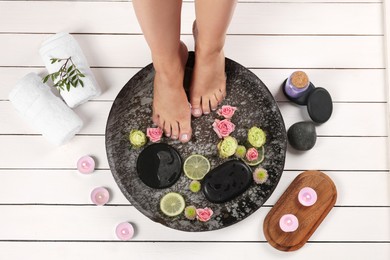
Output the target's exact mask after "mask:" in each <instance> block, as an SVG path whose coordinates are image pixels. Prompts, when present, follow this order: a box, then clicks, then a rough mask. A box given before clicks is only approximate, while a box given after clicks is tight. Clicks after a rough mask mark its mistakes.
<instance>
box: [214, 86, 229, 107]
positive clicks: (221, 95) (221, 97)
mask: <svg viewBox="0 0 390 260" xmlns="http://www.w3.org/2000/svg"><path fill="white" fill-rule="evenodd" d="M225 96H226V94H225V92H224V91H222V90H220V89H219V90H218V91H217V92H216V93H215V97H216V99H217V100H218V103H219V104H221V103H222V101H223V100H224V99H225Z"/></svg>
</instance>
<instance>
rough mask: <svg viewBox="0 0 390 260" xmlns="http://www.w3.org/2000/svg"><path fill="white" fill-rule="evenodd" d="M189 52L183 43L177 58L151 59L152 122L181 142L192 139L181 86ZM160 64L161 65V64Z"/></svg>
mask: <svg viewBox="0 0 390 260" xmlns="http://www.w3.org/2000/svg"><path fill="white" fill-rule="evenodd" d="M187 57H188V51H187V47H186V46H185V44H184V43H183V42H181V44H180V50H178V55H177V56H176V57H170V59H169V61H167V62H164V61H161V60H159V59H158V58H157V57H153V60H154V61H156V62H154V64H153V65H154V67H155V71H156V74H155V77H154V91H153V122H154V123H155V124H156V125H157V126H159V127H160V128H161V129H163V130H164V132H165V135H166V136H168V137H171V138H172V139H179V140H180V141H181V142H183V143H184V142H188V141H189V140H190V139H191V134H192V129H191V109H190V106H189V103H188V99H187V95H186V93H185V91H184V87H183V79H184V71H185V63H186V62H187ZM160 61H161V62H160Z"/></svg>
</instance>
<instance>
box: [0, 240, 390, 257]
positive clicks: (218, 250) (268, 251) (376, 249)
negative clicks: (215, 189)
mask: <svg viewBox="0 0 390 260" xmlns="http://www.w3.org/2000/svg"><path fill="white" fill-rule="evenodd" d="M0 252H1V253H0V256H2V255H3V256H6V259H8V260H19V259H29V260H41V259H46V258H47V259H64V260H74V259H95V260H104V259H126V258H129V256H131V258H132V259H182V258H184V257H185V259H188V260H198V259H204V258H205V257H207V259H220V257H221V256H222V255H223V259H226V260H236V259H255V257H254V256H261V257H262V258H265V259H282V258H286V257H288V259H291V260H309V259H313V256H314V255H315V259H316V260H328V259H349V258H351V259H354V260H367V259H371V258H372V257H375V260H387V259H389V257H390V249H389V245H388V244H386V243H380V244H365V243H356V244H355V243H354V244H348V243H336V244H335V243H329V244H328V243H325V244H323V243H308V244H306V245H305V247H304V248H302V249H301V250H299V251H297V252H293V253H288V255H287V254H286V253H285V252H280V251H277V250H275V249H273V248H271V246H270V245H268V244H267V243H250V242H240V243H234V244H233V245H232V243H196V242H188V243H181V242H173V243H156V242H154V243H148V242H137V243H132V242H129V243H115V242H89V243H82V242H73V243H68V242H55V243H31V242H0Z"/></svg>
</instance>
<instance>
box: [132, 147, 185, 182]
mask: <svg viewBox="0 0 390 260" xmlns="http://www.w3.org/2000/svg"><path fill="white" fill-rule="evenodd" d="M181 166H182V160H181V157H180V155H179V153H178V152H177V151H176V150H175V149H174V148H173V147H172V146H170V145H168V144H164V143H159V144H152V145H149V146H148V147H146V148H145V149H144V150H143V151H142V152H141V153H140V155H139V156H138V159H137V172H138V176H139V177H140V179H141V180H142V182H143V183H145V184H146V185H147V186H149V187H151V188H155V189H164V188H168V187H170V186H172V185H173V184H175V182H176V181H177V180H178V179H179V177H180V174H181Z"/></svg>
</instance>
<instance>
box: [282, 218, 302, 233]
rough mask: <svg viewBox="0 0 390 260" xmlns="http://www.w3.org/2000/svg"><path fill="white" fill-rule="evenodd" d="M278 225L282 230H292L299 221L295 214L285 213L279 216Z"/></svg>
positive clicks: (296, 226) (295, 228)
mask: <svg viewBox="0 0 390 260" xmlns="http://www.w3.org/2000/svg"><path fill="white" fill-rule="evenodd" d="M279 226H280V228H281V229H282V230H283V231H284V232H294V231H295V230H297V228H298V226H299V221H298V218H297V217H296V216H295V215H293V214H286V215H283V216H282V217H281V218H280V220H279Z"/></svg>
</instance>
